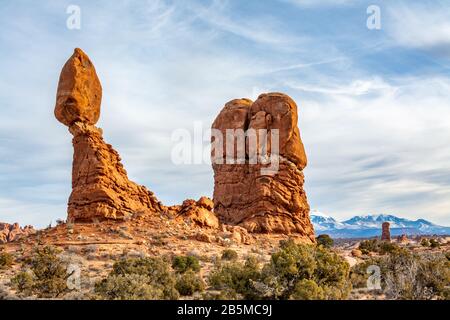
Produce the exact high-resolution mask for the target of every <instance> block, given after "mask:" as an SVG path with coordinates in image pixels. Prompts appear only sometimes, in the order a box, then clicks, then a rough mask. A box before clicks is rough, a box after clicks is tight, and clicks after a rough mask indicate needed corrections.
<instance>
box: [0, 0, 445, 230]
mask: <svg viewBox="0 0 450 320" xmlns="http://www.w3.org/2000/svg"><path fill="white" fill-rule="evenodd" d="M71 4H73V5H78V6H79V7H80V9H81V29H80V30H69V29H68V28H67V27H66V20H67V18H68V16H69V15H68V14H67V13H66V9H67V7H68V6H69V5H71ZM372 4H374V5H378V6H379V7H380V9H381V29H380V30H369V29H368V28H367V26H366V20H367V17H368V14H367V13H366V10H367V7H368V6H369V5H372ZM0 7H1V9H0V55H1V56H0V70H1V73H0V114H1V116H0V221H5V222H14V221H19V222H20V223H21V224H34V225H37V226H45V225H47V224H48V223H50V221H55V220H56V219H57V218H65V217H66V205H67V199H68V196H69V194H70V190H71V189H70V188H71V187H70V183H71V181H70V180H71V161H72V146H71V135H70V134H69V132H68V131H67V128H65V127H64V126H63V125H61V124H60V123H58V122H57V121H56V119H55V118H54V116H53V108H54V103H55V94H56V86H57V81H58V77H59V72H60V70H61V68H62V66H63V64H64V62H65V61H66V60H67V59H68V57H69V56H70V55H71V54H72V52H73V49H74V48H75V47H80V48H82V49H83V50H84V51H85V52H86V53H88V55H89V56H90V57H91V59H92V60H93V62H94V64H95V66H96V68H97V73H98V74H99V77H100V79H101V81H102V85H103V96H104V98H103V103H102V115H101V119H100V122H99V124H98V126H99V127H101V128H103V129H104V133H105V134H104V135H105V139H106V140H107V141H108V142H109V143H111V144H112V145H113V146H114V147H115V148H116V149H117V150H118V151H119V152H120V154H121V156H122V158H123V162H124V165H125V167H126V169H127V171H128V173H129V176H130V178H131V179H133V180H134V181H136V182H138V183H140V184H144V185H146V186H147V187H148V188H149V189H151V190H152V191H154V192H155V193H156V195H157V196H158V197H159V199H160V200H162V201H163V202H164V203H165V204H175V203H180V202H181V201H182V200H183V199H186V198H199V197H200V196H201V195H208V196H211V194H212V189H213V176H212V170H211V168H210V166H209V165H207V164H203V165H182V166H177V165H175V164H173V163H172V162H171V149H172V147H173V142H172V141H171V133H172V132H173V131H174V130H176V129H179V128H185V129H188V130H190V131H193V127H194V122H195V121H202V123H203V124H204V127H205V128H207V127H209V126H210V124H211V123H212V121H213V119H214V118H215V116H216V115H217V114H218V112H219V111H220V109H221V108H222V106H223V105H224V104H225V103H226V102H227V101H229V100H231V99H233V98H241V97H248V98H253V99H255V98H256V97H257V96H258V94H259V93H262V92H267V91H281V92H285V93H287V94H289V95H290V96H292V97H293V98H294V99H295V100H296V102H297V103H298V105H299V118H300V119H299V127H300V130H301V135H302V138H303V142H304V144H305V147H306V151H307V154H308V157H309V165H308V167H307V168H306V170H305V176H306V191H307V194H308V199H309V202H310V204H311V207H312V208H313V209H315V210H319V211H321V212H325V213H327V214H330V215H332V216H334V217H335V218H337V219H345V218H349V217H351V216H353V215H356V214H368V213H373V214H377V213H385V214H396V215H399V216H402V217H406V218H411V219H417V218H425V219H429V220H431V221H433V222H435V223H439V224H446V225H450V147H449V142H450V1H395V0H392V1H352V0H336V1H332V0H323V1H320V0H278V1H276V0H273V1H256V0H251V1H238V0H235V1H232V0H229V1H219V0H216V1H212V0H209V1H186V0H182V1H95V2H94V1H75V0H71V1H39V2H31V1H16V0H15V1H12V0H10V1H8V0H1V1H0Z"/></svg>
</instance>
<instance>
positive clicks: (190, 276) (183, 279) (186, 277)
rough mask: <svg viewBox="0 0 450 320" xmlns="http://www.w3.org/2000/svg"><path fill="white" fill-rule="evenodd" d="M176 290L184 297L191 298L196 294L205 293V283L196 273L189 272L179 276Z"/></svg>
mask: <svg viewBox="0 0 450 320" xmlns="http://www.w3.org/2000/svg"><path fill="white" fill-rule="evenodd" d="M175 288H176V289H177V290H178V292H179V293H180V294H181V295H182V296H191V295H193V294H194V293H195V292H202V291H204V290H205V283H204V282H203V280H202V278H201V277H200V276H198V275H197V274H196V273H195V272H194V271H192V270H188V271H186V272H185V273H183V274H180V275H178V279H177V283H176V284H175Z"/></svg>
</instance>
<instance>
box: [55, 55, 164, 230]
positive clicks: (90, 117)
mask: <svg viewBox="0 0 450 320" xmlns="http://www.w3.org/2000/svg"><path fill="white" fill-rule="evenodd" d="M101 96H102V89H101V85H100V81H99V80H98V77H97V74H96V72H95V69H94V66H93V64H92V62H91V61H90V59H89V58H88V56H87V55H86V54H85V53H84V52H83V51H81V50H80V49H75V52H74V54H73V55H72V57H71V58H70V59H69V60H68V61H67V63H66V64H65V66H64V68H63V70H62V72H61V76H60V80H59V85H58V93H57V101H56V106H55V116H56V118H57V119H58V120H59V121H60V122H61V123H63V124H65V125H67V126H68V127H69V131H70V133H71V134H72V135H73V140H72V143H73V147H74V155H73V166H72V193H71V195H70V198H69V204H68V221H72V222H75V221H95V220H103V219H125V218H129V217H132V216H133V215H137V214H142V213H148V212H159V211H161V210H162V205H161V203H160V202H159V201H158V200H157V199H156V197H155V196H154V194H153V193H152V192H150V191H149V190H147V189H146V188H145V187H144V186H140V185H138V184H136V183H134V182H132V181H130V180H129V179H128V177H127V172H126V171H125V169H124V168H123V165H122V163H121V162H120V161H121V159H120V156H119V154H118V153H117V151H116V150H114V149H113V148H112V146H111V145H109V144H107V143H106V142H105V141H104V140H103V137H102V130H101V129H100V128H97V127H95V126H94V125H95V123H96V122H97V121H98V118H99V115H100V102H101Z"/></svg>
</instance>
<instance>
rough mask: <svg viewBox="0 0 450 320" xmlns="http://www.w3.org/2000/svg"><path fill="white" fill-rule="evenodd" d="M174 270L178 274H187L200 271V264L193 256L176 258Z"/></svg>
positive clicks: (173, 263)
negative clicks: (187, 272)
mask: <svg viewBox="0 0 450 320" xmlns="http://www.w3.org/2000/svg"><path fill="white" fill-rule="evenodd" d="M172 268H173V269H174V270H175V271H177V272H178V273H185V272H186V271H188V270H192V271H194V272H198V271H200V262H199V261H198V259H197V258H196V257H193V256H176V257H175V258H173V261H172Z"/></svg>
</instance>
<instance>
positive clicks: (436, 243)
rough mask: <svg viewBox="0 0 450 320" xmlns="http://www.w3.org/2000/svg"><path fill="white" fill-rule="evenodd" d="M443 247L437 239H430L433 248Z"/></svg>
mask: <svg viewBox="0 0 450 320" xmlns="http://www.w3.org/2000/svg"><path fill="white" fill-rule="evenodd" d="M440 246H441V245H440V244H439V241H437V240H436V239H430V247H431V248H439V247H440Z"/></svg>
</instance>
